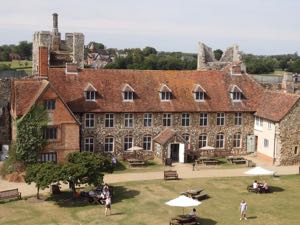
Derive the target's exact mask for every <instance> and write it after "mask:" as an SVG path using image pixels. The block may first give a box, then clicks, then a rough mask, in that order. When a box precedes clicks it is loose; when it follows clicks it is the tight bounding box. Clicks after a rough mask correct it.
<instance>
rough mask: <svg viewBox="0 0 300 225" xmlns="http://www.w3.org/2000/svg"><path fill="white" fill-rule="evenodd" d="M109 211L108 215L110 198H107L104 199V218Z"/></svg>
mask: <svg viewBox="0 0 300 225" xmlns="http://www.w3.org/2000/svg"><path fill="white" fill-rule="evenodd" d="M108 211H109V215H110V214H111V198H110V196H107V197H106V199H105V213H104V214H105V216H107V213H108Z"/></svg>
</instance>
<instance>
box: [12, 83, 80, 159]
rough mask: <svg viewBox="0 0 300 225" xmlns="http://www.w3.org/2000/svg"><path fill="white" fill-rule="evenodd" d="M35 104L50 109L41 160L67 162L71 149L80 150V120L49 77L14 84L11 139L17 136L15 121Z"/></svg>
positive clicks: (48, 110) (73, 150)
mask: <svg viewBox="0 0 300 225" xmlns="http://www.w3.org/2000/svg"><path fill="white" fill-rule="evenodd" d="M34 105H43V106H44V107H45V108H46V110H47V112H48V118H49V121H48V125H47V127H45V128H44V131H43V132H44V138H45V139H46V140H47V145H46V147H45V149H44V150H43V151H42V153H41V154H40V161H54V162H58V163H61V162H64V160H65V157H66V155H67V154H68V153H70V152H75V151H79V139H80V138H79V122H78V121H77V119H76V117H75V116H74V114H73V113H72V112H71V111H70V110H69V108H68V106H67V105H66V103H65V102H64V100H63V99H62V98H61V97H60V94H59V93H58V92H57V91H56V90H55V88H54V87H53V86H52V85H51V84H50V83H49V82H48V81H47V80H36V79H27V80H15V81H13V83H12V101H11V115H12V139H13V140H15V139H16V135H17V134H16V121H17V120H18V119H20V118H22V116H24V115H26V114H27V113H28V112H29V111H30V109H31V108H32V107H33V106H34Z"/></svg>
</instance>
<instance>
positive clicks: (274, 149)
mask: <svg viewBox="0 0 300 225" xmlns="http://www.w3.org/2000/svg"><path fill="white" fill-rule="evenodd" d="M274 128H275V133H274V148H273V166H274V164H275V161H276V158H275V156H276V154H275V153H276V147H277V145H276V140H277V139H276V137H277V135H276V132H277V131H276V124H274Z"/></svg>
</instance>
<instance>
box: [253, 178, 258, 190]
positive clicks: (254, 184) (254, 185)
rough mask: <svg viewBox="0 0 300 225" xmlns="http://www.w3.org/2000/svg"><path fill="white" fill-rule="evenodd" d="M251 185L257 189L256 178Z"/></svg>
mask: <svg viewBox="0 0 300 225" xmlns="http://www.w3.org/2000/svg"><path fill="white" fill-rule="evenodd" d="M252 186H253V188H254V189H257V188H258V183H257V181H256V180H255V181H254V182H253V184H252Z"/></svg>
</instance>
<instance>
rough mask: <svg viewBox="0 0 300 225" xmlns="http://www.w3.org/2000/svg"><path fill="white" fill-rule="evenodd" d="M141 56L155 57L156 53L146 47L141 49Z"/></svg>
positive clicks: (153, 49) (154, 50)
mask: <svg viewBox="0 0 300 225" xmlns="http://www.w3.org/2000/svg"><path fill="white" fill-rule="evenodd" d="M143 54H144V56H149V55H151V54H153V55H156V54H157V51H156V49H155V48H152V47H146V48H144V49H143Z"/></svg>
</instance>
